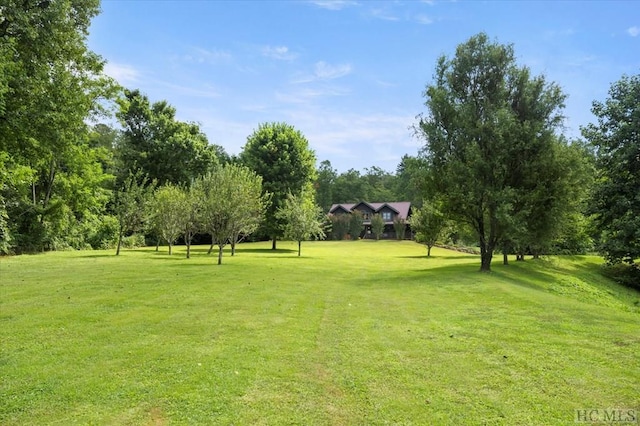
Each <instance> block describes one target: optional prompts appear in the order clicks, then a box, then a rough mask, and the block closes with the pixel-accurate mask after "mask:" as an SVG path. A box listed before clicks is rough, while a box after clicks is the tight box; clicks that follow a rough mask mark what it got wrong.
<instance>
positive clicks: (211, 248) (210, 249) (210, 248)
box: [207, 239, 214, 255]
mask: <svg viewBox="0 0 640 426" xmlns="http://www.w3.org/2000/svg"><path fill="white" fill-rule="evenodd" d="M213 244H214V242H213V239H212V240H211V247H209V251H208V252H207V255H210V254H211V252H212V251H213Z"/></svg>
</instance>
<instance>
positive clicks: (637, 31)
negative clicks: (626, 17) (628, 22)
mask: <svg viewBox="0 0 640 426" xmlns="http://www.w3.org/2000/svg"><path fill="white" fill-rule="evenodd" d="M627 34H629V35H630V36H631V37H637V36H638V35H640V27H631V28H628V29H627Z"/></svg>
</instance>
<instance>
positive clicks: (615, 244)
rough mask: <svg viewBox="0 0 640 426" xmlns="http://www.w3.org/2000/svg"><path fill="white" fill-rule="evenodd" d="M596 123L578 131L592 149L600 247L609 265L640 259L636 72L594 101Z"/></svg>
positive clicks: (638, 77)
mask: <svg viewBox="0 0 640 426" xmlns="http://www.w3.org/2000/svg"><path fill="white" fill-rule="evenodd" d="M591 111H592V112H593V114H594V115H595V116H596V118H597V120H598V121H597V123H592V124H589V125H587V126H586V127H584V128H583V129H582V134H583V136H584V137H585V138H586V139H587V140H588V141H589V142H590V143H591V144H592V145H593V146H594V147H595V149H596V166H597V170H598V173H597V181H596V186H595V190H594V192H593V197H592V213H593V218H594V223H595V226H596V228H597V230H598V231H599V232H600V242H599V248H600V250H601V252H602V253H603V254H604V256H605V258H606V259H607V261H609V262H610V263H619V262H626V263H633V262H634V260H635V259H637V258H639V257H640V195H639V194H640V192H639V188H640V74H639V75H634V76H623V77H622V78H621V79H620V80H619V81H617V82H615V83H613V84H612V85H611V88H610V89H609V98H608V99H607V100H606V101H604V102H598V101H594V102H593V107H592V109H591Z"/></svg>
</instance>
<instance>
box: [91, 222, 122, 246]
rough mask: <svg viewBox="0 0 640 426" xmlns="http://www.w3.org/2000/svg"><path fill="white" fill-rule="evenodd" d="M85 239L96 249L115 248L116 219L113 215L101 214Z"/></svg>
mask: <svg viewBox="0 0 640 426" xmlns="http://www.w3.org/2000/svg"><path fill="white" fill-rule="evenodd" d="M87 241H88V243H89V244H90V245H91V247H93V248H94V249H96V250H106V249H112V248H115V246H116V244H118V219H117V218H116V217H115V216H103V217H102V218H101V220H100V222H99V223H98V224H97V225H96V226H95V227H94V228H93V232H91V233H90V234H89V237H88V238H87Z"/></svg>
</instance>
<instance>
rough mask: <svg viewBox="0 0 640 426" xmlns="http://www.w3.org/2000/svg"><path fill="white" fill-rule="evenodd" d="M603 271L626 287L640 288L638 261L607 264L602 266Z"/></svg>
mask: <svg viewBox="0 0 640 426" xmlns="http://www.w3.org/2000/svg"><path fill="white" fill-rule="evenodd" d="M602 273H603V274H604V275H605V276H606V277H609V278H611V279H612V280H614V281H616V282H617V283H620V284H622V285H624V286H625V287H630V288H633V289H636V290H640V264H638V263H632V264H629V263H615V264H606V265H604V266H603V267H602Z"/></svg>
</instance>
